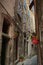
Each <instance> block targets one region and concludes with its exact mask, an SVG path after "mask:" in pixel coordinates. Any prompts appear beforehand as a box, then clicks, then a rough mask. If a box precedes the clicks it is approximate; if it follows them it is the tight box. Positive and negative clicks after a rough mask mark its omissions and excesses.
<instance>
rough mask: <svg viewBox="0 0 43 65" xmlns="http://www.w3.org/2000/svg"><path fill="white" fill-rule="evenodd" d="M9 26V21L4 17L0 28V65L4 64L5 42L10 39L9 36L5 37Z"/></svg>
mask: <svg viewBox="0 0 43 65" xmlns="http://www.w3.org/2000/svg"><path fill="white" fill-rule="evenodd" d="M9 26H10V23H9V21H8V20H7V19H6V18H4V21H3V28H2V50H1V65H5V57H6V48H7V43H8V41H9V39H10V38H9V37H7V34H8V29H9Z"/></svg>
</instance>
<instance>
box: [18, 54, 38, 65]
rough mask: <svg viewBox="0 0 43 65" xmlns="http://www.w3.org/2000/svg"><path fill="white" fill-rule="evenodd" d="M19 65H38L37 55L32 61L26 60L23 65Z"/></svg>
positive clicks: (21, 64) (19, 64)
mask: <svg viewBox="0 0 43 65" xmlns="http://www.w3.org/2000/svg"><path fill="white" fill-rule="evenodd" d="M17 65H37V55H35V56H33V57H32V58H31V59H26V60H25V61H23V62H22V63H21V62H19V63H18V64H17Z"/></svg>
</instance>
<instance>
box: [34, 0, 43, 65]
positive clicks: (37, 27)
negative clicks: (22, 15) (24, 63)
mask: <svg viewBox="0 0 43 65" xmlns="http://www.w3.org/2000/svg"><path fill="white" fill-rule="evenodd" d="M36 6H37V5H36V0H34V7H35V21H36V32H37V36H38V39H39V44H38V46H37V50H38V61H39V62H40V63H39V65H42V59H41V48H40V34H39V20H38V15H37V12H36Z"/></svg>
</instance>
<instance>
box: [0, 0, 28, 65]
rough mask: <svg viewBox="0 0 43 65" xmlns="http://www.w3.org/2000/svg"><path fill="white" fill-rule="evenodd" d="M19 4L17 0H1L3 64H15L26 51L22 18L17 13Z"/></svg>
mask: <svg viewBox="0 0 43 65" xmlns="http://www.w3.org/2000/svg"><path fill="white" fill-rule="evenodd" d="M17 5H18V1H17V0H3V1H2V0H0V59H1V65H14V64H15V61H16V60H17V59H18V58H19V56H20V55H24V54H25V53H26V52H24V51H25V50H24V48H25V46H24V43H23V41H24V33H23V31H22V28H23V27H22V19H21V18H20V16H19V14H18V13H17ZM26 49H27V47H26ZM26 55H27V54H26Z"/></svg>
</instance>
